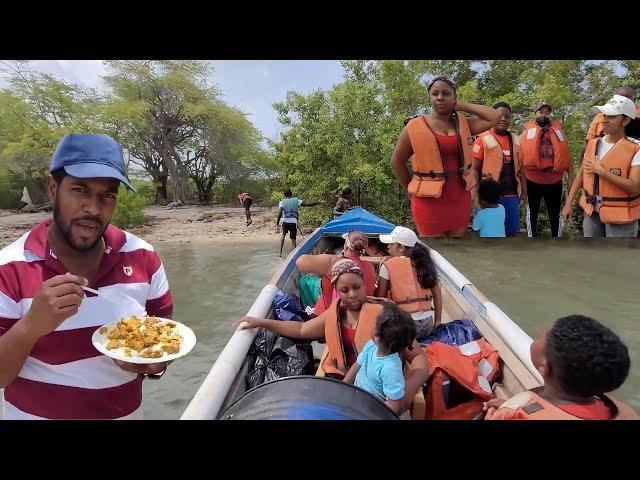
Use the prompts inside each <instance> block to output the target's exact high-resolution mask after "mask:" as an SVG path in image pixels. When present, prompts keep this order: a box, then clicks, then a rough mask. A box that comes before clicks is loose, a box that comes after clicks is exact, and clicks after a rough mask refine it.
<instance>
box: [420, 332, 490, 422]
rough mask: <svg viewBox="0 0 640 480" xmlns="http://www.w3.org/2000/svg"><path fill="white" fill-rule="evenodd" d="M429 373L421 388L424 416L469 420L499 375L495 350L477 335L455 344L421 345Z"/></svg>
mask: <svg viewBox="0 0 640 480" xmlns="http://www.w3.org/2000/svg"><path fill="white" fill-rule="evenodd" d="M424 351H425V354H426V355H427V361H428V362H429V368H430V372H431V376H430V377H429V380H428V381H427V387H426V390H425V394H424V396H425V403H426V406H425V419H427V420H470V419H472V418H473V417H475V416H477V415H479V414H480V413H481V412H482V404H483V403H484V402H486V401H487V400H489V399H491V398H492V397H493V393H492V390H491V383H492V382H495V381H496V380H497V379H498V377H499V361H500V356H499V354H498V351H497V350H496V349H495V348H493V347H492V346H491V345H490V344H489V342H487V341H486V340H485V339H483V338H481V339H479V340H476V341H473V342H469V343H466V344H464V345H461V346H459V347H456V346H453V345H447V344H445V343H440V342H433V343H430V344H429V345H427V346H426V347H425V348H424Z"/></svg>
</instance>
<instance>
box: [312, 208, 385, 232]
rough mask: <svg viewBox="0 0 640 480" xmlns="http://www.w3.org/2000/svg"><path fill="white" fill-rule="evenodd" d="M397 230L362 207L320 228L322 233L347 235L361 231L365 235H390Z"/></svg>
mask: <svg viewBox="0 0 640 480" xmlns="http://www.w3.org/2000/svg"><path fill="white" fill-rule="evenodd" d="M394 228H395V225H394V224H392V223H389V222H387V221H386V220H383V219H382V218H380V217H378V216H376V215H374V214H373V213H370V212H367V211H366V210H365V209H364V208H362V207H356V208H354V209H353V210H349V211H348V212H346V213H344V214H343V215H341V216H340V217H338V218H336V219H335V220H331V221H330V222H327V223H325V224H324V225H323V226H322V227H320V233H338V234H343V233H347V232H348V231H350V230H359V231H361V232H364V233H375V234H380V233H389V232H391V230H393V229H394Z"/></svg>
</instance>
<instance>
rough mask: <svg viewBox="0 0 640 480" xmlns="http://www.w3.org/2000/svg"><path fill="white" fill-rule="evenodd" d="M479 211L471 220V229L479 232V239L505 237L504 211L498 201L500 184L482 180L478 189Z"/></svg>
mask: <svg viewBox="0 0 640 480" xmlns="http://www.w3.org/2000/svg"><path fill="white" fill-rule="evenodd" d="M478 197H479V200H480V208H481V210H480V211H479V212H478V213H476V216H475V218H474V219H473V229H474V230H475V231H476V232H477V231H478V230H480V236H481V237H506V235H505V230H504V219H505V215H506V213H505V210H504V207H503V206H502V205H500V204H499V203H498V202H499V201H500V184H498V183H497V182H495V181H494V180H491V179H488V180H482V181H481V182H480V186H479V187H478Z"/></svg>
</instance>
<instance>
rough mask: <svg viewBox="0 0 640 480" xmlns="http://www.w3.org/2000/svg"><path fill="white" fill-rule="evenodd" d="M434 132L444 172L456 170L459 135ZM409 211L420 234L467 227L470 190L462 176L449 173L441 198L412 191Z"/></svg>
mask: <svg viewBox="0 0 640 480" xmlns="http://www.w3.org/2000/svg"><path fill="white" fill-rule="evenodd" d="M434 133H435V132H434ZM435 136H436V140H437V141H438V143H439V144H440V150H441V151H442V154H443V156H444V160H443V161H444V170H445V172H451V171H456V170H457V169H458V168H459V167H460V165H459V160H458V137H457V136H456V135H440V134H439V133H435ZM411 214H412V215H413V220H414V221H415V222H416V227H418V233H419V234H420V236H433V235H441V234H443V233H444V232H447V231H449V230H453V229H456V228H460V227H465V228H466V227H467V226H468V225H469V218H470V217H471V192H468V191H466V190H465V185H464V180H462V176H460V175H451V176H449V177H446V178H445V180H444V186H443V187H442V195H441V196H440V198H432V197H416V196H415V195H412V196H411Z"/></svg>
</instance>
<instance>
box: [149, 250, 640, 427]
mask: <svg viewBox="0 0 640 480" xmlns="http://www.w3.org/2000/svg"><path fill="white" fill-rule="evenodd" d="M431 245H432V246H433V248H435V249H436V250H438V251H439V252H440V253H441V254H442V255H444V256H445V257H446V258H447V259H448V260H449V261H450V262H451V263H452V264H453V265H454V266H456V267H457V268H458V269H459V270H460V271H461V272H462V273H464V274H465V275H466V276H467V277H468V278H469V279H470V280H471V281H472V282H473V283H474V284H475V285H476V286H477V287H478V288H479V289H480V290H481V291H482V292H483V293H484V294H485V295H486V296H487V297H488V298H489V299H490V300H491V301H493V302H494V303H496V304H497V305H499V306H500V307H501V308H502V309H503V310H504V311H505V312H506V313H507V314H508V315H509V316H510V317H511V318H512V319H513V320H514V321H515V322H516V323H518V325H520V326H521V327H522V328H523V329H524V330H525V331H526V332H527V333H528V334H529V335H531V336H532V337H534V338H535V337H536V336H537V335H538V334H540V333H541V332H542V331H543V330H544V329H545V328H546V327H547V326H548V325H550V324H551V323H552V322H553V320H555V319H556V318H559V317H561V316H564V315H568V314H572V313H581V314H585V315H589V316H592V317H594V318H596V319H598V320H600V321H601V322H603V323H605V324H606V325H608V326H609V327H610V328H612V329H613V330H614V331H615V332H616V333H618V334H619V335H620V336H621V338H622V339H623V340H624V341H625V343H626V344H627V346H628V347H629V351H630V354H631V361H632V367H631V373H630V375H629V378H628V379H627V381H626V383H625V385H624V386H623V387H622V388H621V389H620V390H619V391H618V392H616V395H617V396H618V397H619V398H620V399H622V400H624V401H626V402H629V403H630V404H631V405H632V406H633V407H634V408H635V409H636V410H638V411H640V393H639V390H640V389H639V388H638V387H640V299H638V293H637V292H638V291H639V289H638V287H637V285H638V280H639V279H640V240H637V239H636V240H619V241H618V240H617V239H602V240H601V241H597V240H594V241H585V240H580V239H573V240H570V241H567V240H566V239H557V240H552V239H548V240H545V239H538V240H536V241H532V240H528V239H526V238H521V239H508V240H494V241H492V240H482V239H465V240H464V241H450V240H438V241H431ZM288 246H289V245H288V244H287V245H286V246H285V247H288ZM156 247H157V249H158V251H159V253H160V256H161V258H162V260H163V262H164V265H165V269H166V272H167V276H168V278H169V282H170V284H171V288H172V291H173V295H174V301H175V311H174V318H175V319H176V320H179V321H181V322H185V323H187V324H188V325H189V326H191V327H192V328H193V329H194V331H195V333H196V336H197V338H198V343H197V345H196V347H195V348H194V350H193V351H192V352H191V353H190V354H189V355H187V356H186V357H185V358H182V359H180V360H178V361H176V362H175V363H173V364H172V365H171V366H170V368H169V370H168V371H167V373H166V374H165V375H164V377H163V378H162V379H161V380H159V381H152V380H148V381H145V382H144V403H143V408H144V414H145V418H153V419H177V418H179V417H180V415H181V414H182V412H183V411H184V409H185V408H186V406H187V404H188V403H189V401H190V399H191V398H192V397H193V394H194V393H195V392H196V390H197V389H198V387H199V385H200V384H201V382H202V381H203V380H204V378H205V376H206V375H207V373H208V372H209V369H210V367H211V365H212V364H213V362H214V360H215V359H216V358H217V356H218V354H219V353H220V352H221V351H222V349H223V348H224V345H225V344H226V342H227V340H228V339H229V337H230V336H231V334H232V333H233V331H234V327H233V326H232V325H231V323H232V321H233V320H234V319H236V318H239V317H240V316H242V315H244V313H246V312H247V310H248V309H249V307H250V306H251V304H252V303H253V301H254V299H255V297H256V296H257V294H258V293H259V292H260V290H261V289H262V288H263V286H264V285H265V284H266V283H267V282H268V281H269V279H270V278H271V276H272V275H273V273H274V271H275V269H276V267H277V266H278V265H279V264H280V259H279V258H278V257H277V255H276V254H277V248H278V244H277V242H276V241H273V240H272V241H254V242H249V241H243V242H242V243H238V242H235V241H233V240H228V241H226V242H224V243H223V242H216V243H213V242H212V243H209V244H202V243H201V244H198V243H195V244H192V243H180V244H177V243H176V244H174V243H172V244H164V245H163V244H162V243H159V244H157V245H156ZM287 253H288V248H285V255H286V254H287Z"/></svg>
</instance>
